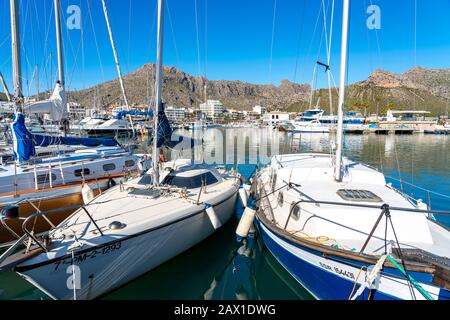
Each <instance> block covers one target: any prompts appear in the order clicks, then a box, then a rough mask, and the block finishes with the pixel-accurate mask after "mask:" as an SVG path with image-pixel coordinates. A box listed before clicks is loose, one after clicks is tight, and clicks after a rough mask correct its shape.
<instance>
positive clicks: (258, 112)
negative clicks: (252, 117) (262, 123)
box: [253, 105, 267, 116]
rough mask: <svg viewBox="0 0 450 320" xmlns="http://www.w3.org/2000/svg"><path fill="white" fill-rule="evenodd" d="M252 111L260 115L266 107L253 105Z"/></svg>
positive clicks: (265, 110) (265, 111) (264, 111)
mask: <svg viewBox="0 0 450 320" xmlns="http://www.w3.org/2000/svg"><path fill="white" fill-rule="evenodd" d="M253 112H254V113H256V114H258V115H260V116H262V115H263V114H265V113H267V108H266V107H262V106H259V105H258V106H254V107H253Z"/></svg>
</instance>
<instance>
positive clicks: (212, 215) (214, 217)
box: [205, 206, 222, 230]
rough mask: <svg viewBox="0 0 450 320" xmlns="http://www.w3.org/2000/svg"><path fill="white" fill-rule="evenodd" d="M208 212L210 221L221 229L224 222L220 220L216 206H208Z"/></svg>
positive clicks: (215, 227) (216, 227)
mask: <svg viewBox="0 0 450 320" xmlns="http://www.w3.org/2000/svg"><path fill="white" fill-rule="evenodd" d="M205 211H206V214H207V215H208V218H209V221H211V224H212V225H213V227H214V229H216V230H217V229H219V228H220V227H221V226H222V223H221V222H220V220H219V217H218V216H217V214H216V212H215V211H214V208H213V207H212V206H207V207H206V209H205Z"/></svg>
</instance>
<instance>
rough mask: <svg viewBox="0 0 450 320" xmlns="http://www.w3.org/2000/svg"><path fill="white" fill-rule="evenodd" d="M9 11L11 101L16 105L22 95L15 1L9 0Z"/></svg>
mask: <svg viewBox="0 0 450 320" xmlns="http://www.w3.org/2000/svg"><path fill="white" fill-rule="evenodd" d="M9 3H10V10H11V46H12V66H13V81H14V97H13V101H14V103H15V104H16V106H17V103H18V102H19V101H20V100H21V99H22V98H23V95H22V66H21V62H20V35H19V24H18V23H19V11H18V6H17V0H10V2H9Z"/></svg>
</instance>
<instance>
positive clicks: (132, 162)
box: [125, 160, 136, 168]
mask: <svg viewBox="0 0 450 320" xmlns="http://www.w3.org/2000/svg"><path fill="white" fill-rule="evenodd" d="M135 164H136V162H134V160H127V161H125V167H127V168H129V167H134V165H135Z"/></svg>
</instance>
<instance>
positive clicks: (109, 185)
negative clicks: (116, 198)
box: [107, 177, 117, 189]
mask: <svg viewBox="0 0 450 320" xmlns="http://www.w3.org/2000/svg"><path fill="white" fill-rule="evenodd" d="M116 184H117V183H116V182H115V181H114V179H113V178H111V177H110V178H109V179H108V184H107V186H108V189H109V188H112V187H114V186H115V185H116Z"/></svg>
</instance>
